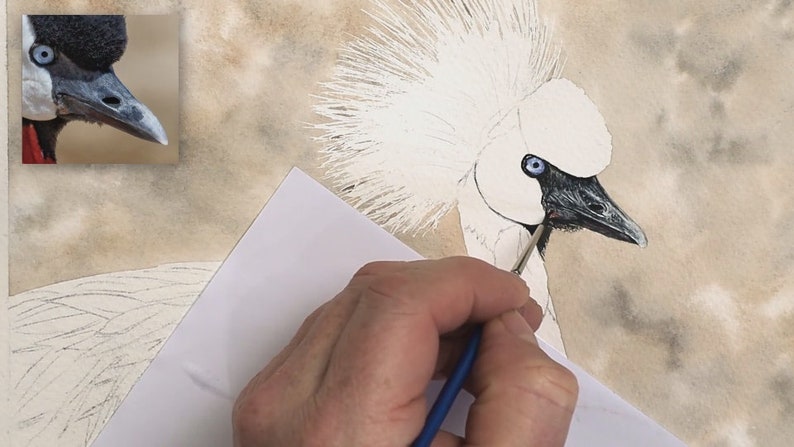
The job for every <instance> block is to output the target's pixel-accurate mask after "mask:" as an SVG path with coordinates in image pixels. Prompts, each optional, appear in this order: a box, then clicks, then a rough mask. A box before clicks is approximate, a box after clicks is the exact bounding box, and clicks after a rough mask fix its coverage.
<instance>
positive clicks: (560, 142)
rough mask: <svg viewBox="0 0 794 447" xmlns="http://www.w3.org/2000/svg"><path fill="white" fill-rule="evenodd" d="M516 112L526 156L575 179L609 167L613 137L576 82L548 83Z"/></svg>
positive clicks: (558, 80) (593, 105)
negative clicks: (529, 155) (532, 156)
mask: <svg viewBox="0 0 794 447" xmlns="http://www.w3.org/2000/svg"><path fill="white" fill-rule="evenodd" d="M517 113H518V115H519V119H520V121H521V133H522V135H523V136H524V144H525V151H526V152H527V153H531V154H533V155H537V156H538V157H540V158H543V159H544V160H546V161H548V162H549V163H551V164H553V165H554V166H556V167H557V168H559V169H560V170H562V171H564V172H566V173H568V174H571V175H573V176H576V177H591V176H593V175H596V174H598V173H600V172H601V171H603V170H604V168H606V167H607V166H608V165H609V162H610V160H611V159H612V135H610V134H609V130H607V126H606V123H605V122H604V118H603V117H602V116H601V113H600V112H599V111H598V108H597V107H596V105H595V104H594V103H593V101H591V100H590V98H588V97H587V95H586V94H585V92H584V90H582V89H581V88H579V87H577V86H576V85H575V84H574V83H573V82H571V81H569V80H567V79H553V80H551V81H548V82H546V83H545V84H543V85H542V86H540V87H539V88H538V89H537V90H536V91H535V92H534V93H533V94H532V95H530V96H529V97H528V98H527V99H526V100H525V101H524V102H522V103H521V105H519V107H518V110H517Z"/></svg>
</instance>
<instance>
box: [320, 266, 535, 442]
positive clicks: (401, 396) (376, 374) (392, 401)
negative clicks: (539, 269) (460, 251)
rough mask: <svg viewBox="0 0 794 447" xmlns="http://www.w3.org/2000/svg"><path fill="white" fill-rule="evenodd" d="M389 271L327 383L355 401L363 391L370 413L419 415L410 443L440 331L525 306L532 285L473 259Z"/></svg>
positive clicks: (363, 307) (377, 281) (359, 310)
mask: <svg viewBox="0 0 794 447" xmlns="http://www.w3.org/2000/svg"><path fill="white" fill-rule="evenodd" d="M366 270H367V269H366V268H365V269H363V271H364V272H365V273H366ZM387 270H388V271H385V272H381V273H380V274H378V275H375V276H373V277H371V278H370V281H369V282H368V284H367V286H366V287H365V288H364V290H363V292H362V295H361V298H360V299H359V302H358V304H357V306H356V308H355V310H354V311H353V314H352V315H351V318H350V320H349V322H348V324H347V325H346V326H345V329H344V331H343V333H342V334H341V335H340V337H339V339H338V340H337V343H336V345H335V347H334V351H333V354H332V355H331V357H330V359H329V364H328V368H327V370H326V376H325V379H324V382H325V383H324V385H325V386H324V387H323V388H324V392H331V393H334V394H335V393H339V394H336V395H337V396H345V398H346V399H348V400H350V398H351V396H355V397H356V398H357V399H359V400H360V401H358V402H356V403H355V404H354V405H351V406H352V407H354V408H355V409H356V411H362V413H366V414H363V415H362V417H365V418H367V419H372V412H373V410H374V411H376V412H386V413H387V414H384V413H380V414H381V415H382V416H383V417H384V418H385V419H386V420H393V419H391V418H393V417H397V418H399V419H400V420H406V419H411V420H412V423H413V424H414V426H413V428H414V429H415V431H410V430H409V431H408V434H407V435H406V439H407V442H406V443H410V442H411V441H412V440H413V436H416V434H417V433H418V429H419V428H421V424H422V422H423V421H424V417H425V412H426V403H425V401H424V391H425V388H426V387H427V384H428V382H429V381H430V379H431V378H432V375H433V373H434V370H435V366H436V357H437V355H438V344H439V335H440V334H443V333H446V332H449V331H451V330H453V329H456V328H457V327H459V326H461V325H463V324H465V323H467V322H481V321H487V320H490V319H492V318H494V317H496V316H498V315H500V314H502V313H504V312H505V311H507V310H510V309H515V308H518V307H521V306H522V305H523V304H524V303H526V302H527V300H528V299H529V290H528V288H527V286H526V284H525V283H524V281H523V280H521V279H520V278H519V277H518V276H516V275H514V274H512V273H509V272H505V271H503V270H500V269H497V268H495V267H493V266H491V265H490V264H487V263H485V262H483V261H479V260H476V259H473V258H464V257H458V258H447V259H443V260H439V261H417V262H411V263H405V264H403V265H401V266H400V267H399V268H393V269H387ZM326 397H330V396H326ZM390 411H398V412H399V413H400V414H399V415H398V416H395V415H394V414H388V412H390ZM406 413H408V414H410V417H409V416H407V415H406Z"/></svg>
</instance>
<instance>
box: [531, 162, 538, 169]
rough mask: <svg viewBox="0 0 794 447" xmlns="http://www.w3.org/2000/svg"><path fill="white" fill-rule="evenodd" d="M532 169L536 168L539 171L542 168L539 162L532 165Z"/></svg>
mask: <svg viewBox="0 0 794 447" xmlns="http://www.w3.org/2000/svg"><path fill="white" fill-rule="evenodd" d="M532 167H533V168H535V169H537V168H539V167H540V163H538V162H534V163H532Z"/></svg>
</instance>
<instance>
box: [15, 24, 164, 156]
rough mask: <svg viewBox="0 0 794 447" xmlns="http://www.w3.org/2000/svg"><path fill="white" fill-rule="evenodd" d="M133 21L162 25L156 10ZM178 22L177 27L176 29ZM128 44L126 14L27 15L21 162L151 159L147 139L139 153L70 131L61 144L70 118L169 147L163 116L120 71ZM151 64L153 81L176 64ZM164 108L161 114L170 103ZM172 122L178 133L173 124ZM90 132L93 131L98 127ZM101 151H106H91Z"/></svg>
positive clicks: (148, 26) (160, 79) (146, 26)
mask: <svg viewBox="0 0 794 447" xmlns="http://www.w3.org/2000/svg"><path fill="white" fill-rule="evenodd" d="M132 21H133V23H134V25H136V26H137V27H141V26H143V27H144V28H143V29H144V30H145V31H144V32H152V31H150V30H151V29H153V28H156V27H157V25H161V24H160V23H158V22H159V20H158V18H157V17H137V18H132ZM135 22H139V23H135ZM176 29H177V28H176V27H174V31H175V30H176ZM154 32H157V31H156V30H155V31H154ZM135 37H136V36H135V35H133V38H135ZM173 37H176V34H174V35H173ZM127 44H128V34H127V18H126V17H124V16H121V15H24V16H22V53H23V54H22V163H25V164H55V163H58V162H62V163H63V162H66V163H69V162H82V163H102V162H105V163H107V162H120V161H124V162H130V163H145V162H151V160H152V158H151V157H150V156H147V154H146V152H147V151H151V149H147V148H146V146H143V145H142V144H139V146H143V147H140V148H139V149H138V150H137V152H138V153H137V154H135V153H133V154H132V155H127V156H126V157H125V153H124V149H123V148H119V147H118V145H116V144H112V143H111V144H108V143H106V142H104V141H103V140H102V139H101V138H94V139H92V138H88V139H85V138H84V139H83V140H78V141H71V139H69V138H67V139H66V141H61V142H60V144H59V135H60V134H61V131H62V130H63V129H64V128H65V127H66V126H67V124H68V123H70V122H85V123H97V124H105V125H108V126H110V127H113V128H115V129H118V130H120V131H122V132H125V133H127V134H129V135H131V136H133V137H136V138H139V139H141V140H145V141H147V142H151V143H156V144H159V145H163V146H168V135H167V133H166V130H165V128H164V127H163V125H162V124H161V123H160V121H159V119H158V117H157V116H155V114H154V113H153V112H152V111H151V110H149V108H148V107H147V106H146V105H145V104H144V103H142V102H141V101H139V100H138V99H137V98H136V97H135V96H134V95H133V93H131V92H130V90H129V89H128V87H127V86H126V85H125V84H124V83H123V82H122V81H121V80H120V79H119V77H118V76H117V74H116V72H115V71H114V64H116V63H117V62H119V60H120V59H121V58H122V57H123V55H124V53H125V51H126V50H127ZM152 44H153V45H157V46H160V45H162V44H161V43H151V44H150V45H152ZM172 47H173V44H172ZM138 48H140V47H134V50H138ZM143 49H144V50H145V48H143ZM158 50H159V51H162V49H159V48H158ZM155 51H157V50H155ZM148 52H149V53H151V52H152V50H149V51H148ZM172 56H173V57H176V54H172ZM146 65H147V70H146V72H147V74H148V75H149V76H147V78H148V80H147V81H146V82H148V83H163V82H164V79H163V78H167V77H168V75H169V74H171V73H168V71H169V69H170V71H172V72H173V71H175V68H176V66H177V64H176V63H171V64H170V67H169V66H168V65H166V66H164V67H163V66H158V64H157V63H150V62H149V63H147V64H146ZM124 68H125V67H123V68H122V71H121V74H122V76H123V75H125V74H126V75H129V73H130V72H131V71H125V70H124ZM165 82H166V83H167V81H165ZM165 87H166V89H168V96H169V98H170V100H171V101H172V102H174V103H176V100H177V98H178V93H179V90H178V88H176V89H175V87H176V85H174V84H172V85H167V86H165ZM149 90H150V89H149ZM149 90H146V92H147V93H148V91H149ZM158 106H159V102H158ZM160 111H161V113H162V112H163V109H160ZM169 119H171V120H173V118H171V117H169ZM169 124H171V123H169ZM170 127H171V130H172V132H173V126H170ZM83 131H84V132H86V133H91V130H83ZM94 136H95V137H96V135H94ZM117 140H118V138H117ZM120 141H121V142H122V143H123V142H124V141H125V140H124V139H121V140H120ZM60 146H66V147H67V148H68V149H67V150H61V151H58V154H57V155H56V148H58V147H60ZM92 146H93V147H92ZM122 146H123V145H122ZM95 147H99V148H100V149H95ZM156 149H159V148H156ZM68 150H71V151H73V152H76V153H77V156H76V157H75V156H72V153H70V152H68ZM97 151H99V155H97V156H93V157H92V153H93V152H97ZM64 152H65V155H64V156H63V157H61V156H60V154H64ZM163 152H166V153H167V154H168V155H170V156H171V158H177V157H178V153H179V151H178V147H177V146H176V145H172V146H171V147H170V148H167V149H166V150H165V151H163ZM105 153H108V155H105ZM163 155H165V154H160V157H161V158H162V156H163ZM114 156H115V157H114ZM125 158H126V159H125ZM174 161H175V160H171V162H174Z"/></svg>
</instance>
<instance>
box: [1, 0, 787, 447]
mask: <svg viewBox="0 0 794 447" xmlns="http://www.w3.org/2000/svg"><path fill="white" fill-rule="evenodd" d="M100 3H101V2H100ZM506 6H511V7H512V6H514V8H510V9H509V10H508V9H507V8H506ZM7 11H8V14H7V21H6V26H7V38H8V93H9V101H8V111H9V116H8V122H9V123H10V124H11V125H10V126H8V131H9V135H8V149H9V151H8V156H9V176H8V177H9V243H10V245H9V275H10V278H9V291H10V294H11V298H10V300H9V306H10V307H9V312H8V316H9V324H10V344H11V350H10V351H9V352H10V357H11V359H10V370H9V377H10V380H9V382H10V386H11V397H10V402H9V407H10V408H11V409H12V411H11V413H10V414H11V415H12V417H13V420H12V421H11V433H10V436H11V445H13V446H17V445H20V446H44V445H87V444H88V442H89V441H90V439H92V437H94V436H96V434H97V433H98V432H99V430H100V429H101V427H102V426H103V425H104V423H105V422H106V421H107V419H108V417H109V416H110V414H112V413H113V411H115V407H116V406H117V405H118V403H119V402H120V401H121V399H122V398H123V396H124V395H126V394H127V392H128V391H129V389H130V387H131V386H132V385H133V384H134V383H135V381H136V380H137V379H138V377H139V376H140V374H141V373H142V371H143V370H144V369H145V368H146V365H147V364H148V362H149V361H150V360H151V359H152V358H153V357H154V356H155V354H156V353H157V351H158V350H159V349H160V346H162V342H163V341H164V340H165V339H166V338H167V337H168V334H170V333H171V331H172V330H173V327H175V325H176V323H177V322H178V321H179V320H180V318H181V317H182V315H184V313H185V311H186V310H187V308H188V306H189V305H190V303H191V302H192V301H193V300H194V299H195V297H196V295H197V294H198V293H199V292H200V290H201V289H202V288H203V286H204V285H205V284H206V283H207V281H209V279H210V277H211V276H212V274H213V272H214V271H215V269H216V268H217V266H218V265H220V261H222V260H223V259H225V258H226V256H227V255H228V254H229V253H230V251H231V249H232V248H233V247H234V245H235V244H236V243H237V241H238V240H239V238H240V237H241V235H242V234H244V233H245V231H246V229H247V228H248V226H249V225H250V224H251V222H252V220H253V219H254V217H255V216H256V215H257V213H258V211H259V210H260V209H261V208H262V206H263V205H264V203H265V202H266V201H267V199H268V198H269V197H270V195H271V194H272V193H273V191H275V189H276V187H277V185H278V183H279V182H280V181H281V179H283V178H284V176H285V175H286V174H287V172H288V171H289V170H290V168H291V167H292V166H298V167H300V168H301V169H303V170H304V171H306V172H307V173H309V174H310V175H311V176H312V177H313V178H316V179H320V181H322V182H323V183H324V184H325V186H327V187H329V188H331V189H332V190H333V191H334V192H335V193H336V194H338V195H339V196H340V197H343V198H345V199H346V200H347V201H348V203H350V204H352V205H354V206H357V207H358V209H359V210H361V211H364V212H366V213H367V214H368V215H370V216H371V217H373V218H375V219H376V220H377V221H378V222H379V223H380V224H382V225H383V226H384V228H386V229H387V230H389V231H390V232H392V233H393V234H395V235H396V236H397V237H399V238H400V240H402V241H403V242H404V243H406V244H407V245H408V246H409V247H411V248H412V249H414V250H416V251H417V252H418V253H419V254H421V255H422V256H424V257H431V258H432V257H440V256H447V255H459V254H470V255H473V256H478V257H482V258H486V259H489V260H490V261H491V262H495V263H497V264H500V263H502V262H504V264H503V265H502V266H505V265H506V266H509V265H510V264H511V263H512V261H513V260H514V259H515V256H516V255H517V254H518V253H519V252H520V248H521V247H522V244H525V243H526V241H527V240H528V237H527V235H528V234H529V233H530V232H531V231H532V225H533V222H537V220H538V219H539V218H541V219H542V218H545V217H547V216H546V215H547V212H548V209H547V208H548V205H549V204H548V203H544V197H547V196H548V194H549V191H550V190H551V189H550V187H549V185H545V186H544V183H543V180H542V178H541V177H542V176H543V175H546V173H548V172H552V173H558V171H559V173H564V174H568V175H570V176H572V177H574V178H577V179H588V178H591V177H592V176H596V178H597V180H598V186H600V187H601V189H603V191H604V193H605V194H606V195H607V196H608V197H609V198H610V202H611V203H613V204H614V205H615V206H616V207H617V209H619V210H620V211H621V212H622V214H623V215H624V216H625V217H626V219H624V223H625V222H628V221H631V222H634V223H635V224H636V226H637V228H639V229H641V231H642V234H644V235H645V239H646V241H647V246H646V247H645V248H640V247H639V246H638V245H642V244H641V242H642V239H641V238H640V237H639V234H640V233H639V232H638V231H636V230H637V228H634V230H635V231H633V233H634V236H635V238H634V243H633V244H632V243H625V242H623V241H621V240H616V239H620V238H619V237H617V234H614V235H609V234H606V235H605V234H603V232H604V231H605V230H604V229H603V228H601V229H602V230H604V231H602V233H601V234H599V233H598V232H597V231H591V230H594V229H593V228H589V227H587V226H585V225H580V226H583V227H585V229H584V230H582V231H577V232H565V231H562V230H563V229H565V228H559V227H564V225H562V224H560V225H559V227H558V228H556V229H554V230H553V231H552V232H551V233H550V236H549V238H548V240H547V241H546V244H545V252H544V253H545V254H544V257H543V258H540V257H534V258H533V262H532V264H531V265H530V266H529V268H528V271H527V272H525V274H524V277H526V278H527V279H528V280H529V282H530V286H531V287H532V290H533V292H532V294H533V297H535V298H536V299H538V300H539V301H542V302H543V303H544V305H545V306H546V307H547V318H546V321H545V323H544V324H545V327H544V331H545V332H544V337H546V338H547V339H549V341H552V342H554V343H555V344H556V345H558V346H562V347H564V349H565V353H566V355H567V356H568V358H570V359H571V360H573V361H574V362H576V363H577V364H580V365H581V366H582V367H583V368H584V369H585V370H586V371H587V372H589V373H591V374H592V375H593V376H595V377H596V378H597V379H598V380H600V381H601V382H603V383H604V384H606V385H607V386H608V387H609V388H611V389H613V390H615V391H616V392H617V393H618V394H619V395H620V396H622V397H623V398H625V399H626V400H627V401H628V402H630V403H631V404H632V405H635V406H636V407H637V408H638V409H640V410H641V411H643V412H644V413H646V414H648V415H649V416H650V417H652V418H653V419H654V420H657V421H659V423H660V424H661V425H662V426H664V427H665V428H668V429H670V431H671V432H672V433H674V434H675V435H676V436H678V437H680V438H681V439H682V440H683V441H684V442H686V443H687V444H688V445H694V446H737V447H744V446H763V447H767V446H773V447H775V446H787V445H788V444H789V443H790V440H791V439H794V426H792V424H790V421H791V420H792V418H794V404H792V402H794V374H792V371H794V358H792V354H791V352H794V332H793V331H794V330H793V329H792V328H794V248H792V247H794V226H792V225H790V222H791V221H792V219H794V211H792V210H794V180H793V177H792V176H791V167H792V166H794V151H792V150H791V144H790V143H791V141H794V126H790V125H789V123H791V122H792V118H794V87H792V84H791V82H790V80H791V73H792V72H794V46H792V45H791V44H790V43H791V40H792V36H794V5H792V4H791V3H790V2H788V1H783V0H763V1H747V0H730V1H724V0H719V1H718V0H706V1H693V0H679V1H674V2H649V1H639V2H611V3H609V2H607V3H605V2H601V1H589V0H587V1H574V0H538V1H537V2H531V1H518V0H508V1H504V2H495V1H485V0H460V1H458V0H455V1H451V2H441V1H440V0H427V1H418V0H417V1H404V2H400V1H397V0H286V1H281V0H280V1H272V0H234V1H230V2H223V3H216V4H213V3H208V2H196V1H192V0H184V1H176V0H145V1H141V2H135V4H127V3H125V4H120V3H102V4H99V3H97V2H86V1H83V0H69V1H54V0H34V1H28V0H25V1H22V0H11V1H9V2H8V5H7ZM389 11H392V12H394V14H390V13H388V12H389ZM96 13H101V14H110V15H113V14H123V15H126V16H127V17H128V18H130V17H133V16H136V15H165V16H168V17H177V18H178V23H179V39H178V40H179V42H180V44H181V46H180V48H179V54H178V56H175V58H176V62H177V63H178V66H179V77H178V78H177V81H176V83H177V87H178V90H179V92H180V100H179V101H178V107H179V108H180V110H179V114H178V115H179V116H180V117H181V118H180V119H181V122H180V123H179V127H178V128H177V129H176V130H174V131H172V130H170V128H169V126H168V124H166V123H165V118H164V116H165V115H161V114H160V112H157V111H156V107H157V106H156V100H155V102H153V101H152V100H151V99H147V97H146V94H145V93H144V91H143V90H141V89H140V88H139V87H136V86H134V85H132V83H131V79H132V78H127V77H126V75H125V76H122V65H121V64H124V63H126V62H128V61H129V60H128V56H131V55H132V53H129V51H131V49H132V47H131V46H130V48H128V50H127V52H125V54H124V56H123V57H122V58H121V59H120V60H119V62H118V65H114V70H116V72H117V74H118V75H119V78H120V79H122V81H123V82H124V83H125V85H127V87H129V90H130V92H132V93H133V94H134V95H135V97H136V98H138V99H139V100H141V101H142V102H143V103H144V104H146V106H147V107H149V108H150V109H151V110H152V111H154V112H155V114H156V116H157V117H158V119H162V120H163V122H162V124H163V126H164V128H165V129H166V133H167V135H168V140H169V147H170V145H171V144H174V143H176V142H178V143H179V148H180V149H179V150H180V152H181V155H182V157H181V159H180V163H179V164H174V165H168V164H165V165H157V166H154V165H140V166H128V165H120V164H104V165H103V164H73V165H70V166H68V168H67V169H62V168H63V167H62V166H61V167H54V168H55V169H49V168H45V169H39V168H41V167H32V166H29V165H23V164H22V159H21V153H20V152H21V151H20V150H19V148H21V147H22V137H23V135H22V132H21V129H20V126H19V124H18V123H19V122H20V117H21V116H22V110H21V105H22V89H21V86H22V62H23V61H22V55H23V39H22V36H23V33H22V31H23V30H22V19H21V18H22V15H23V14H31V15H32V14H96ZM438 17H448V19H444V20H440V21H439V20H435V19H434V18H438ZM476 17H477V18H483V17H484V18H487V20H485V21H482V20H477V21H475V18H476ZM128 31H129V32H130V45H132V42H133V39H132V36H133V34H132V27H131V22H130V28H129V30H128ZM439 37H443V38H439ZM389 42H391V43H393V44H392V45H388V46H387V47H386V46H385V45H387V44H388V43H389ZM472 48H473V49H472ZM381 49H384V50H383V51H380V50H381ZM531 49H536V50H537V49H541V50H542V51H540V52H537V53H534V52H532V51H530V50H531ZM374 50H378V51H377V52H373V51H374ZM491 50H493V51H491ZM364 54H372V57H371V58H370V59H362V55H364ZM501 56H504V57H501ZM157 60H158V61H159V62H158V63H160V62H163V61H167V62H174V58H171V57H169V56H163V59H157ZM130 62H131V61H130ZM148 63H155V59H151V60H150V61H148V62H147V61H143V62H140V63H136V64H134V66H135V68H136V69H139V70H143V71H144V73H149V71H147V70H149V66H148V65H147V64H148ZM375 67H377V69H378V70H380V71H377V70H375ZM505 67H506V68H505ZM387 72H388V73H387ZM144 77H146V76H144ZM128 79H130V80H129V81H128ZM478 81H481V82H478ZM128 82H130V84H127V83H128ZM158 82H159V79H158ZM155 84H156V83H155ZM506 87H507V88H506ZM172 90H174V89H172ZM522 91H526V92H531V94H528V95H526V96H524V95H522V94H520V92H522ZM571 104H573V105H574V107H573V108H571ZM335 107H336V108H335ZM417 111H418V113H417ZM500 112H501V113H500ZM482 123H486V124H485V125H483V124H482ZM97 131H102V132H104V131H107V132H109V133H110V134H112V135H116V136H123V137H125V138H129V139H130V140H132V141H134V142H135V143H134V144H135V145H136V147H139V146H138V145H141V144H149V143H145V142H144V141H143V140H140V139H137V138H135V137H131V136H128V135H126V134H125V133H124V132H121V131H119V130H117V129H115V128H112V127H110V126H103V127H101V128H100V127H97V126H95V125H90V124H84V123H70V124H69V125H67V126H66V127H65V128H64V130H63V132H62V133H61V134H60V135H59V139H58V154H59V160H58V161H59V163H60V162H61V157H62V158H63V159H64V160H63V161H64V162H65V158H66V155H65V153H64V154H63V155H62V156H61V152H60V151H61V149H64V150H65V147H66V141H67V140H66V138H67V137H68V133H70V132H75V133H77V134H79V135H80V136H81V137H84V138H85V139H94V138H98V137H96V135H97V134H96V133H95V132H97ZM154 146H155V149H157V150H162V149H165V147H163V146H160V145H154ZM385 147H387V148H388V149H386V150H384V148H385ZM563 149H564V150H563ZM569 155H570V156H571V158H570V159H567V158H565V157H567V156H569ZM530 156H531V157H530ZM533 157H536V158H537V160H536V159H535V158H533ZM561 157H562V158H561ZM541 162H542V163H541ZM486 165H487V166H491V168H489V169H486V168H485V167H486ZM494 167H495V168H494ZM541 171H542V172H541ZM533 175H535V176H536V177H537V178H533V177H532V176H533ZM538 179H540V180H538ZM514 181H518V182H519V183H520V185H521V186H515V184H516V183H514ZM533 182H534V183H533ZM494 185H495V186H496V188H495V189H494V188H493V186H494ZM593 185H594V184H591V186H593ZM544 188H545V189H544ZM593 188H595V186H593ZM558 191H559V189H558ZM564 191H567V192H571V191H574V189H571V188H568V189H564ZM576 191H579V190H576ZM538 198H540V199H538ZM576 198H578V199H582V201H583V202H584V204H585V208H587V207H586V205H587V201H586V200H584V198H586V197H583V196H582V195H579V194H578V193H577V194H562V195H559V196H558V201H560V200H563V199H568V200H569V202H570V201H573V199H576ZM386 199H389V200H386ZM387 202H388V203H387ZM394 205H396V207H395V206H394ZM558 205H559V204H558ZM296 206H300V204H296ZM506 210H511V211H506ZM515 211H517V213H516V212H515ZM591 211H593V212H596V211H599V208H598V207H593V210H591ZM603 211H606V209H604V210H602V212H603ZM558 212H559V210H558ZM561 216H562V217H563V218H564V217H565V215H564V214H563V213H561ZM625 226H626V225H624V227H625ZM624 230H625V228H624ZM607 236H609V237H607ZM624 236H625V231H624ZM175 266H179V267H178V268H176V267H175ZM190 272H193V273H195V275H194V274H193V273H190ZM174 290H178V291H177V292H174ZM155 309H157V310H155ZM554 323H556V324H554ZM78 340H79V343H77V342H78ZM555 340H556V341H555ZM106 353H107V354H106ZM108 359H111V360H112V361H111V363H110V365H111V366H108V364H105V363H101V364H100V362H106V361H108ZM113 362H115V363H113ZM97 383H101V384H102V387H94V388H93V389H95V390H96V392H95V393H93V392H92V393H88V394H86V393H82V391H81V390H89V389H92V388H91V387H90V384H97ZM103 387H104V388H103ZM105 389H107V390H108V391H107V392H105ZM76 396H79V397H76ZM81 399H83V400H81ZM89 401H93V402H94V403H89ZM88 408H92V410H90V411H88V410H87V409H88ZM75 421H79V422H75Z"/></svg>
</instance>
